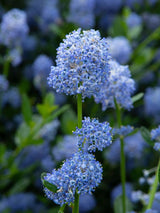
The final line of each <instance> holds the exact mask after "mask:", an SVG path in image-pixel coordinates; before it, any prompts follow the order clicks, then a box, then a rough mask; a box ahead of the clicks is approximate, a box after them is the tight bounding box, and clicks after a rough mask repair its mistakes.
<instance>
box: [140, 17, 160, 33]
mask: <svg viewBox="0 0 160 213" xmlns="http://www.w3.org/2000/svg"><path fill="white" fill-rule="evenodd" d="M142 17H143V20H144V23H145V25H146V27H147V28H148V29H149V30H151V31H152V30H155V29H156V28H158V27H159V26H160V15H159V14H150V13H144V14H143V15H142Z"/></svg>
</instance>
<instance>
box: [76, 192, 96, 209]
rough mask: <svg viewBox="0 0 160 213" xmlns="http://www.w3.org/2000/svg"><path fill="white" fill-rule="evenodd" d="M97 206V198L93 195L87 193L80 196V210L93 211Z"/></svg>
mask: <svg viewBox="0 0 160 213" xmlns="http://www.w3.org/2000/svg"><path fill="white" fill-rule="evenodd" d="M95 206H96V200H95V198H94V196H93V195H90V194H85V195H80V197H79V212H80V213H85V212H88V211H91V210H92V209H94V208H95Z"/></svg>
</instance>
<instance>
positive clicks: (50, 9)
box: [37, 0, 61, 32]
mask: <svg viewBox="0 0 160 213" xmlns="http://www.w3.org/2000/svg"><path fill="white" fill-rule="evenodd" d="M37 3H38V2H37ZM60 22H61V19H60V14H59V11H58V6H57V0H54V1H50V0H45V4H44V6H43V8H42V11H41V14H40V19H39V26H40V29H41V30H42V31H43V32H48V30H49V26H50V25H51V24H58V23H60Z"/></svg>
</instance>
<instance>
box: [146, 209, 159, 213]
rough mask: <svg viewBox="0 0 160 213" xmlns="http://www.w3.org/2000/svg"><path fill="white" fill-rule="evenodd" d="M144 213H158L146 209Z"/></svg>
mask: <svg viewBox="0 0 160 213" xmlns="http://www.w3.org/2000/svg"><path fill="white" fill-rule="evenodd" d="M145 213H158V211H157V210H153V209H147V210H146V211H145Z"/></svg>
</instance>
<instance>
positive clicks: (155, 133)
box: [151, 125, 160, 151]
mask: <svg viewBox="0 0 160 213" xmlns="http://www.w3.org/2000/svg"><path fill="white" fill-rule="evenodd" d="M151 137H152V139H153V140H156V141H157V142H155V144H154V149H155V150H156V151H160V125H159V126H158V128H156V129H152V131H151Z"/></svg>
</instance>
